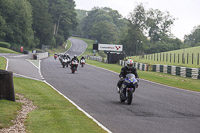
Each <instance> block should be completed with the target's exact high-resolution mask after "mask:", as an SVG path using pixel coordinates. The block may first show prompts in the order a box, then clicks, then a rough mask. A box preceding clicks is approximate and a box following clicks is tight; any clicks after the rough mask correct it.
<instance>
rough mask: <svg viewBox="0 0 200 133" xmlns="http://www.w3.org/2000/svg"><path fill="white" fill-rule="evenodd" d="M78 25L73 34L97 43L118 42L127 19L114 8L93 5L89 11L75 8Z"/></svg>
mask: <svg viewBox="0 0 200 133" xmlns="http://www.w3.org/2000/svg"><path fill="white" fill-rule="evenodd" d="M77 14H78V20H79V21H78V22H79V26H78V29H77V31H76V32H74V34H76V35H79V36H82V37H87V38H90V39H94V40H97V41H98V42H99V43H118V42H119V38H120V36H121V35H122V32H123V29H126V27H127V24H128V21H127V20H126V19H124V18H123V17H122V16H121V15H120V14H119V13H118V11H116V10H112V9H111V8H107V7H104V8H98V7H95V8H93V9H92V10H91V11H87V12H86V11H84V10H77Z"/></svg>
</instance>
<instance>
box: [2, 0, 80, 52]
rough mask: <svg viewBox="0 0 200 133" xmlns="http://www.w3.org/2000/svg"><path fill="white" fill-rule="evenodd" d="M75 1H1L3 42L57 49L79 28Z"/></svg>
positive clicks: (17, 45) (13, 44)
mask: <svg viewBox="0 0 200 133" xmlns="http://www.w3.org/2000/svg"><path fill="white" fill-rule="evenodd" d="M74 8H75V3H74V1H73V0H0V41H5V42H9V43H10V44H11V46H12V47H19V46H24V47H26V48H33V47H38V48H41V46H42V45H50V46H52V47H57V46H59V45H62V44H63V42H64V41H65V40H66V39H67V38H68V37H69V36H70V31H71V30H73V29H75V27H76V26H77V20H76V12H75V9H74Z"/></svg>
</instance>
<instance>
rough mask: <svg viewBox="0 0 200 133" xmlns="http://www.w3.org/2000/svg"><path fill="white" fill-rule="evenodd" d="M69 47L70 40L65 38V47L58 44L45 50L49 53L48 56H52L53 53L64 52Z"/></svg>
mask: <svg viewBox="0 0 200 133" xmlns="http://www.w3.org/2000/svg"><path fill="white" fill-rule="evenodd" d="M70 47H71V42H70V41H69V40H67V47H66V49H65V46H64V45H63V46H59V47H57V48H53V49H48V50H47V51H48V52H49V53H50V56H53V55H54V54H55V53H63V52H66V51H67V50H68V49H69V48H70Z"/></svg>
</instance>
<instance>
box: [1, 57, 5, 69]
mask: <svg viewBox="0 0 200 133" xmlns="http://www.w3.org/2000/svg"><path fill="white" fill-rule="evenodd" d="M0 69H3V70H5V69H6V59H5V58H4V57H0Z"/></svg>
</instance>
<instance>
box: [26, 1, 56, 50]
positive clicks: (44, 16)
mask: <svg viewBox="0 0 200 133" xmlns="http://www.w3.org/2000/svg"><path fill="white" fill-rule="evenodd" d="M30 3H31V5H32V7H33V30H34V32H35V34H34V35H35V38H38V39H39V42H37V43H39V45H37V46H36V47H38V48H41V47H42V45H50V46H51V45H53V44H52V43H51V41H52V39H53V24H52V19H51V15H50V14H49V13H48V0H42V1H41V0H30ZM36 40H37V39H36ZM36 40H35V41H36Z"/></svg>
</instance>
